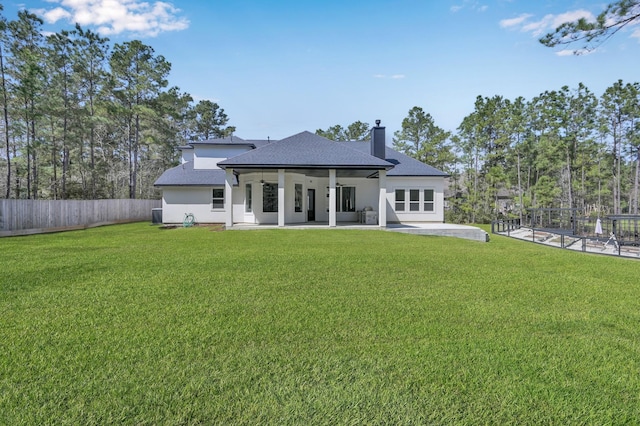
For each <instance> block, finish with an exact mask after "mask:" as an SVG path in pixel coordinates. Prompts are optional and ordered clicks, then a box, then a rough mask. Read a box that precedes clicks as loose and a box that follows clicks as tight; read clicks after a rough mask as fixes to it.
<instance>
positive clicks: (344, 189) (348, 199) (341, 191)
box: [336, 186, 356, 212]
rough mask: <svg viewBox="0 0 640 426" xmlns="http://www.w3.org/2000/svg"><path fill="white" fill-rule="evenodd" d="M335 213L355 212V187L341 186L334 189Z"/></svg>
mask: <svg viewBox="0 0 640 426" xmlns="http://www.w3.org/2000/svg"><path fill="white" fill-rule="evenodd" d="M336 191H338V192H337V193H336V204H337V205H336V211H337V212H355V211H356V187H355V186H341V187H338V188H336Z"/></svg>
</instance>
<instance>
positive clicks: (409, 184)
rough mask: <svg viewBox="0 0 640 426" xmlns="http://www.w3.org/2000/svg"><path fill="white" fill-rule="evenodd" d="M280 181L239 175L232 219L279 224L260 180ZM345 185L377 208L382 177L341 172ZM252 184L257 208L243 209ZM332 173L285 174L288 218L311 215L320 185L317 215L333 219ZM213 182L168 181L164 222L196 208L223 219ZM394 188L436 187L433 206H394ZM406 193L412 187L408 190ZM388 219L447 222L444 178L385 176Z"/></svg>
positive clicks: (359, 201)
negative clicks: (266, 209) (311, 199)
mask: <svg viewBox="0 0 640 426" xmlns="http://www.w3.org/2000/svg"><path fill="white" fill-rule="evenodd" d="M261 179H264V181H265V182H269V183H275V184H277V183H278V173H277V172H276V171H274V172H269V173H251V174H242V175H240V177H239V180H240V182H239V185H237V186H234V187H233V197H232V204H233V221H234V223H255V224H277V223H278V213H263V212H262V185H261V184H260V180H261ZM337 182H338V183H339V184H340V185H341V186H354V187H355V188H356V210H357V211H359V210H363V209H364V208H365V207H371V208H372V209H373V210H374V211H375V210H378V193H379V188H378V179H364V178H362V179H360V178H340V177H339V178H337ZM247 183H251V185H252V204H253V211H252V212H246V211H245V185H246V184H247ZM296 183H298V184H302V198H303V206H302V212H295V184H296ZM328 186H329V178H328V177H327V178H316V177H308V176H305V175H302V174H297V173H289V172H287V173H286V175H285V191H284V192H285V224H289V223H304V222H306V221H307V189H309V188H312V189H315V191H316V213H315V217H316V221H317V222H328V221H329V197H328V196H327V195H328V189H327V188H328ZM212 189H213V187H164V188H162V190H163V198H162V219H163V222H164V223H166V224H174V223H182V221H183V220H184V215H185V213H193V215H194V217H195V220H196V222H197V223H225V220H226V213H225V211H224V210H214V209H213V201H212ZM396 189H405V190H409V189H433V190H434V201H435V209H434V212H408V211H405V212H396V211H395V209H394V206H395V190H396ZM407 197H408V193H407ZM386 204H387V222H388V223H394V222H438V223H442V222H444V179H443V178H436V177H433V178H430V177H422V178H420V177H402V178H400V177H393V176H388V177H387V203H386ZM336 220H337V221H338V222H356V221H357V213H355V212H337V213H336Z"/></svg>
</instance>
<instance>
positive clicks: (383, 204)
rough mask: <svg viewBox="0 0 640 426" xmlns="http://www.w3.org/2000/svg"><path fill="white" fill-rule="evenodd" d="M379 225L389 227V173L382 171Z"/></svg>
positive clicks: (380, 175)
mask: <svg viewBox="0 0 640 426" xmlns="http://www.w3.org/2000/svg"><path fill="white" fill-rule="evenodd" d="M378 188H379V192H380V195H378V225H379V226H380V227H381V228H386V227H387V171H386V170H380V172H379V173H378Z"/></svg>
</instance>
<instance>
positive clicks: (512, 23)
mask: <svg viewBox="0 0 640 426" xmlns="http://www.w3.org/2000/svg"><path fill="white" fill-rule="evenodd" d="M532 16H533V15H532V14H530V13H523V14H522V15H520V16H517V17H515V18H511V19H503V20H502V21H500V26H501V27H502V28H511V27H517V26H519V25H520V24H522V23H523V22H524V21H526V20H527V19H529V18H531V17H532Z"/></svg>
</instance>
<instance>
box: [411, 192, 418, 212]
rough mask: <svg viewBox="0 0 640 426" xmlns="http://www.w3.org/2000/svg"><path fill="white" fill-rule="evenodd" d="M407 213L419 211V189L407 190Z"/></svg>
mask: <svg viewBox="0 0 640 426" xmlns="http://www.w3.org/2000/svg"><path fill="white" fill-rule="evenodd" d="M409 211H410V212H419V211H420V190H419V189H410V190H409Z"/></svg>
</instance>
